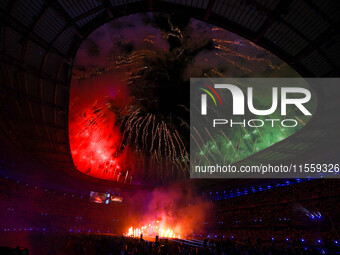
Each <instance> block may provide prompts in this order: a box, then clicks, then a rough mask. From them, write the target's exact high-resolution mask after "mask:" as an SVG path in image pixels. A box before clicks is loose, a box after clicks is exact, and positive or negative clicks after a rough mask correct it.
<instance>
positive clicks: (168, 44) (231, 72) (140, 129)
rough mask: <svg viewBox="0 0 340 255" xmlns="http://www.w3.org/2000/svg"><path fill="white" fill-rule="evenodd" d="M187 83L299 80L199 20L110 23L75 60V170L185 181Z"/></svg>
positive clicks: (144, 180) (149, 16) (156, 17)
mask: <svg viewBox="0 0 340 255" xmlns="http://www.w3.org/2000/svg"><path fill="white" fill-rule="evenodd" d="M190 77H205V78H209V77H211V78H213V77H214V78H218V77H299V75H298V74H297V73H296V72H295V71H294V70H293V69H292V68H290V67H289V66H288V65H287V64H285V63H284V62H283V61H281V60H280V59H279V58H277V57H276V56H274V55H273V54H271V53H270V52H268V51H266V50H264V49H262V48H260V47H259V46H257V45H255V44H254V43H252V42H250V41H248V40H246V39H244V38H241V37H240V36H238V35H236V34H233V33H231V32H229V31H226V30H224V29H221V28H218V27H215V26H213V25H210V24H207V23H204V22H202V21H198V20H195V19H191V18H190V19H189V18H184V17H182V16H174V15H171V16H170V15H168V14H159V13H142V14H134V15H130V16H126V17H122V18H119V19H116V20H113V21H111V22H109V23H106V24H105V25H103V26H101V27H99V28H97V29H96V30H95V31H94V32H93V33H92V34H91V35H90V36H89V37H88V38H87V39H86V40H84V42H83V43H82V45H81V47H80V48H79V50H78V53H77V56H76V58H75V61H74V66H73V79H72V84H71V99H70V114H69V120H70V122H69V130H70V145H71V151H72V156H73V160H74V163H75V165H76V167H77V169H78V170H79V171H81V172H84V173H86V174H88V175H90V176H94V177H98V178H103V179H108V180H113V181H118V182H125V183H134V184H161V183H166V182H169V181H172V180H176V179H181V178H186V177H188V173H189V171H188V170H189V168H188V144H189V79H190ZM235 140H238V138H237V137H235ZM254 152H256V150H254V151H253V152H249V153H250V154H252V153H254ZM249 153H248V154H249ZM248 154H247V155H248Z"/></svg>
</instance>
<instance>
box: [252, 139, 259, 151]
mask: <svg viewBox="0 0 340 255" xmlns="http://www.w3.org/2000/svg"><path fill="white" fill-rule="evenodd" d="M257 140H258V138H256V139H255V143H254V147H253V154H254V153H255V150H256V143H257Z"/></svg>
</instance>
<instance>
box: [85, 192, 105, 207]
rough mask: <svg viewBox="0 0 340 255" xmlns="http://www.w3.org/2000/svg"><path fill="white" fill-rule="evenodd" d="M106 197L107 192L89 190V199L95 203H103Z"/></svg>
mask: <svg viewBox="0 0 340 255" xmlns="http://www.w3.org/2000/svg"><path fill="white" fill-rule="evenodd" d="M106 197H107V194H105V193H99V192H94V191H91V193H90V199H89V201H90V202H93V203H97V204H104V203H105V201H106Z"/></svg>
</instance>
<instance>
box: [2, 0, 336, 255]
mask: <svg viewBox="0 0 340 255" xmlns="http://www.w3.org/2000/svg"><path fill="white" fill-rule="evenodd" d="M339 12H340V2H338V1H333V0H323V1H319V0H207V1H205V0H197V1H196V0H71V1H70V0H35V1H29V0H2V1H1V2H0V18H1V27H0V58H1V62H0V66H1V68H0V120H1V121H0V138H1V141H2V142H1V144H2V146H1V147H0V155H1V156H0V205H1V206H0V254H37V255H40V254H107V255H109V254H111V255H112V254H125V255H126V254H268V255H269V254H340V244H339V242H340V233H339V228H340V216H339V215H340V182H339V180H338V179H337V178H322V177H324V176H320V178H289V179H288V178H281V179H272V178H262V179H259V178H251V179H250V178H239V179H190V175H189V166H190V162H189V155H190V153H189V145H190V144H189V137H190V132H189V126H190V123H189V122H190V121H189V119H190V118H189V110H188V109H189V99H190V95H189V94H190V93H189V84H190V82H189V81H190V77H204V78H219V77H243V78H253V77H254V78H278V77H280V78H282V77H284V78H301V77H302V78H306V77H308V78H337V77H339V71H340V29H339V28H340V16H339ZM312 89H313V93H314V94H313V95H315V96H316V98H317V99H316V101H315V102H313V106H314V109H313V115H312V117H306V118H304V117H301V116H299V115H297V113H296V112H295V111H294V110H293V111H291V112H290V113H289V114H291V115H292V118H295V119H296V120H297V121H298V122H299V123H300V124H301V127H302V128H297V129H294V130H292V131H289V132H290V133H288V131H287V130H286V131H285V130H283V129H282V128H281V127H280V128H276V129H271V131H269V130H265V129H261V130H263V134H261V133H260V132H258V133H259V134H250V135H249V134H248V133H250V132H249V129H247V128H246V129H241V128H240V129H239V130H238V129H237V130H236V131H235V132H234V133H232V134H230V136H229V134H227V136H225V138H223V139H224V140H223V142H224V143H225V144H226V146H227V144H231V146H230V149H228V150H227V151H226V152H225V157H226V158H228V162H229V163H233V164H236V165H237V164H239V163H240V162H242V164H248V165H253V164H259V163H266V164H269V163H270V164H273V165H274V164H282V163H284V164H291V163H293V164H304V163H310V162H314V160H317V162H320V163H326V164H328V163H336V162H337V163H339V161H337V160H339V152H340V142H339V141H340V139H339V137H340V115H339V110H340V100H339V96H340V84H339V87H337V88H334V89H333V90H332V91H330V90H328V87H323V86H319V87H315V86H314V87H313V88H312ZM334 91H335V92H334ZM221 104H222V102H221ZM330 116H331V117H330ZM244 132H245V133H246V134H247V136H245V135H244V134H245V133H244ZM245 137H246V138H245ZM249 137H250V139H249ZM206 145H207V146H209V147H210V148H211V146H212V141H210V142H207V143H206ZM202 153H205V152H204V150H203V149H202ZM326 177H327V176H326Z"/></svg>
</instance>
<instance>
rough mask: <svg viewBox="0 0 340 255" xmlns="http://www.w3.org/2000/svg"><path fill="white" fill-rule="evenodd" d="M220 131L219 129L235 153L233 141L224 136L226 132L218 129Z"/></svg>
mask: <svg viewBox="0 0 340 255" xmlns="http://www.w3.org/2000/svg"><path fill="white" fill-rule="evenodd" d="M220 131H221V133H222V135H223V136H224V137H225V138H226V139H227V140H228V142H229V143H230V145H231V147H232V148H233V150H234V152H235V153H236V150H235V147H234V145H233V143H232V142H231V141H230V140H229V138H228V137H227V136H226V134H225V133H224V132H223V131H222V130H220Z"/></svg>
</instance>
